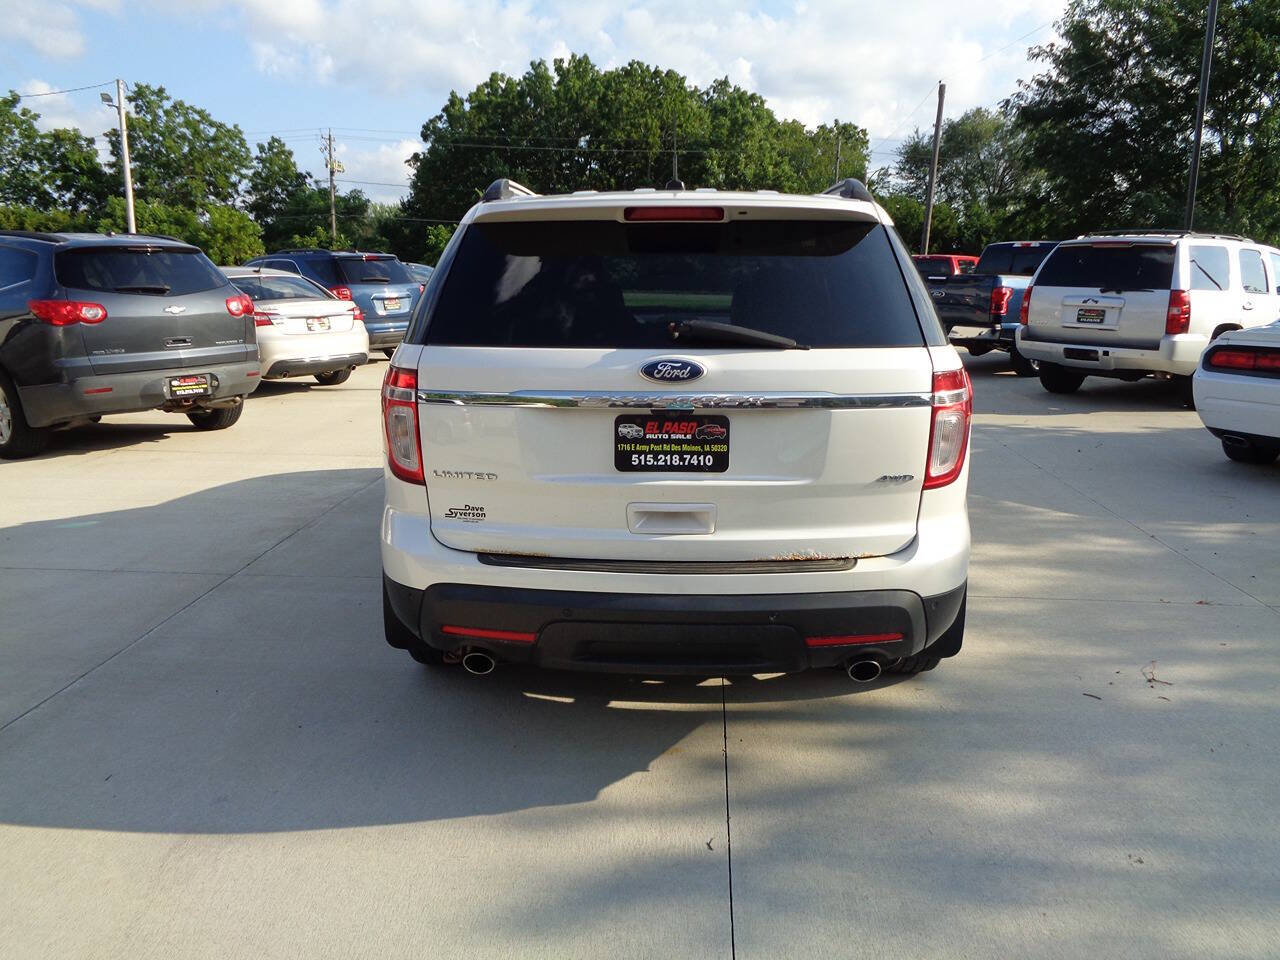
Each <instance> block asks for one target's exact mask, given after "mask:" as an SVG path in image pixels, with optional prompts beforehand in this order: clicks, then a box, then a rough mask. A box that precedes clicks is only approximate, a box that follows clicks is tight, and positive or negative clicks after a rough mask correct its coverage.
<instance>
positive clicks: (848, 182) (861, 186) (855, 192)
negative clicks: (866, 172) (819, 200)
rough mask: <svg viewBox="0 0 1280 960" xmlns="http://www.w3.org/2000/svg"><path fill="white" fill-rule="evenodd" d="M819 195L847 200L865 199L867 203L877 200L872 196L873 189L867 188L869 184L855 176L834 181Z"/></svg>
mask: <svg viewBox="0 0 1280 960" xmlns="http://www.w3.org/2000/svg"><path fill="white" fill-rule="evenodd" d="M819 196H823V197H843V198H844V199H845V200H865V201H866V202H867V203H875V202H876V201H875V198H874V197H872V196H871V191H870V190H868V189H867V185H866V184H865V183H863V182H862V181H861V180H855V179H854V178H853V177H847V178H846V179H844V180H841V181H840V182H839V183H833V184H832V185H831V186H829V187H827V189H825V190H823V191H822V193H821V194H819Z"/></svg>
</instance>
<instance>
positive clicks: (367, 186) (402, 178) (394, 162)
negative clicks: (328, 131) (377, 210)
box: [334, 134, 422, 203]
mask: <svg viewBox="0 0 1280 960" xmlns="http://www.w3.org/2000/svg"><path fill="white" fill-rule="evenodd" d="M334 140H335V148H334V149H335V152H336V153H337V154H338V159H340V160H341V161H342V165H343V166H344V167H345V168H346V170H345V171H344V172H343V173H340V174H338V181H339V183H338V186H339V187H341V188H342V190H343V192H346V191H348V190H359V191H360V192H361V193H363V194H364V195H365V196H366V197H368V198H369V199H371V200H375V201H377V202H378V203H393V202H395V201H397V200H399V199H400V198H401V197H403V196H405V195H406V194H407V193H408V192H409V188H408V183H409V175H410V173H409V168H408V167H407V166H405V161H406V160H408V159H409V157H410V155H411V154H413V153H414V152H415V151H417V150H419V149H421V147H422V143H421V142H420V141H418V140H409V139H404V140H400V141H399V142H397V143H384V144H379V145H377V146H365V145H364V144H360V145H358V146H355V145H351V144H349V143H347V142H344V141H343V140H342V138H341V136H340V135H339V134H334Z"/></svg>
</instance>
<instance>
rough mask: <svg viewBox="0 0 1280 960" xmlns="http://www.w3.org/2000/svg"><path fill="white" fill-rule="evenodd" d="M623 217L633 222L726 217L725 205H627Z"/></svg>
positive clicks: (720, 218)
mask: <svg viewBox="0 0 1280 960" xmlns="http://www.w3.org/2000/svg"><path fill="white" fill-rule="evenodd" d="M622 218H623V219H624V220H629V221H631V222H632V223H646V222H648V223H652V222H654V221H690V220H693V221H698V222H702V223H705V222H709V221H717V222H718V221H721V220H723V219H724V207H627V208H626V209H625V210H623V211H622Z"/></svg>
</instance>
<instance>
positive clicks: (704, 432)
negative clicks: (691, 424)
mask: <svg viewBox="0 0 1280 960" xmlns="http://www.w3.org/2000/svg"><path fill="white" fill-rule="evenodd" d="M728 433H729V431H728V430H726V429H725V428H724V427H722V426H720V424H718V423H704V424H703V425H702V426H700V427H699V428H698V430H697V432H696V433H695V434H694V436H696V437H697V438H698V439H699V440H719V439H721V438H723V437H725V436H727V435H728Z"/></svg>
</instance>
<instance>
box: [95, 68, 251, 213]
mask: <svg viewBox="0 0 1280 960" xmlns="http://www.w3.org/2000/svg"><path fill="white" fill-rule="evenodd" d="M128 100H129V104H130V106H131V107H132V111H131V113H130V116H129V159H130V165H131V166H132V168H133V185H134V191H135V194H136V196H137V197H138V198H139V199H143V200H151V201H155V202H158V203H166V204H174V205H186V206H188V207H191V208H193V209H194V208H196V207H199V206H200V205H201V204H204V203H226V204H230V203H235V202H236V201H237V200H238V199H239V198H240V187H241V184H242V182H243V181H244V180H245V177H246V176H247V175H248V173H249V169H250V166H251V158H250V154H249V146H248V144H247V143H245V139H244V134H243V133H241V132H240V128H239V127H238V126H227V125H226V124H224V123H220V122H218V121H217V120H214V119H213V117H212V116H211V115H210V114H209V112H208V111H207V110H202V109H201V108H199V107H193V106H191V105H190V104H188V103H185V102H184V101H182V100H173V99H171V98H170V97H169V95H168V93H166V92H165V89H164V87H153V86H151V85H150V84H146V83H139V84H137V85H136V86H134V87H133V89H132V91H131V92H130V93H129V96H128ZM107 140H108V142H109V143H110V144H111V152H112V160H111V169H112V172H113V173H114V174H115V175H116V182H119V179H120V177H122V176H123V173H122V170H121V163H120V134H119V132H118V131H115V130H112V131H109V132H108V133H107Z"/></svg>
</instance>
